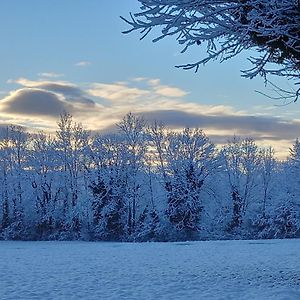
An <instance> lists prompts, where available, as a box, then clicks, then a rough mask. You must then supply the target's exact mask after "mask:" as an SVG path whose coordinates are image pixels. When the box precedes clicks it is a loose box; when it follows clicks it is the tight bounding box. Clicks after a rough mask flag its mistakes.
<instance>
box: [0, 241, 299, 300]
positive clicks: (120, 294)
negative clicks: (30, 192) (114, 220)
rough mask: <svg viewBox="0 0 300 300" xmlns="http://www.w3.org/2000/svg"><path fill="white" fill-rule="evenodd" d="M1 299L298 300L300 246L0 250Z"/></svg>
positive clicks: (24, 246)
mask: <svg viewBox="0 0 300 300" xmlns="http://www.w3.org/2000/svg"><path fill="white" fill-rule="evenodd" d="M0 299H1V300H4V299H12V300H18V299H30V300H33V299H51V300H52V299H82V300H83V299H139V300H142V299H156V300H157V299H159V300H161V299H174V300H176V299H188V300H192V299H297V300H298V299H300V240H272V241H217V242H186V243H145V244H125V243H124V244H120V243H86V242H0Z"/></svg>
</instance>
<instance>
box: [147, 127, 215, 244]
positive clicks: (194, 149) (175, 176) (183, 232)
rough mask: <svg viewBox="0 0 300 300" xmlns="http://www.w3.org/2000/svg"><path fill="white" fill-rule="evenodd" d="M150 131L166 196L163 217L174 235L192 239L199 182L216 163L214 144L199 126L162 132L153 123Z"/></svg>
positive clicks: (200, 205)
mask: <svg viewBox="0 0 300 300" xmlns="http://www.w3.org/2000/svg"><path fill="white" fill-rule="evenodd" d="M150 134H151V139H152V142H153V146H154V147H155V154H156V157H157V162H158V167H159V169H160V170H161V172H162V175H163V181H164V183H163V184H164V188H165V191H166V195H167V209H166V217H167V219H168V220H169V222H170V223H171V224H172V225H173V226H174V228H175V229H176V231H177V232H178V233H179V236H178V238H182V239H187V238H188V239H193V238H195V235H196V234H197V232H199V231H200V229H201V222H200V221H201V214H202V213H203V201H202V199H201V191H202V189H203V184H204V182H205V180H206V178H207V177H208V176H209V175H210V174H211V173H212V172H213V171H214V169H215V168H216V166H217V165H216V161H215V149H214V145H213V144H212V143H210V141H209V140H208V138H207V137H206V135H205V134H204V132H203V131H202V130H200V129H189V128H186V129H184V130H182V131H181V132H168V133H166V132H165V131H164V128H163V127H162V126H158V125H157V124H155V125H154V126H153V127H152V128H150Z"/></svg>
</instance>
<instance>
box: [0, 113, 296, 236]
mask: <svg viewBox="0 0 300 300" xmlns="http://www.w3.org/2000/svg"><path fill="white" fill-rule="evenodd" d="M57 125H58V126H57V131H56V134H55V135H47V134H45V133H43V132H39V133H34V134H29V133H28V132H26V130H25V129H24V128H23V127H19V126H14V125H12V126H8V127H6V128H5V129H3V130H2V134H1V139H0V197H1V198H0V239H15V240H104V241H177V240H200V239H233V238H235V239H254V238H268V239H269V238H292V237H299V236H300V221H299V220H300V200H299V199H300V179H299V176H298V174H299V169H300V143H299V141H298V140H296V141H295V142H294V144H293V146H292V148H291V149H290V156H289V158H288V159H287V160H285V161H279V160H277V159H276V158H275V156H274V150H273V149H272V148H260V147H258V146H257V144H256V143H255V141H254V140H253V139H251V138H238V137H233V138H232V140H231V141H229V142H228V143H227V144H226V145H225V146H223V147H222V148H221V149H217V148H216V147H215V145H214V144H213V143H212V142H211V141H210V140H209V138H208V137H207V136H206V135H205V133H204V132H203V131H202V130H201V129H199V128H184V129H182V130H180V131H172V130H170V129H168V128H167V127H165V126H164V125H162V124H159V123H154V124H151V125H149V124H147V123H146V122H145V120H143V118H141V117H137V116H135V115H133V114H131V113H130V114H127V115H126V116H125V117H124V118H123V119H122V120H121V121H120V122H119V123H118V124H117V128H118V131H117V132H116V133H112V134H91V133H90V132H89V131H87V130H85V129H84V128H83V127H82V125H81V124H78V123H76V122H75V121H74V120H73V118H72V116H71V115H69V114H67V113H65V114H63V115H61V117H60V119H59V121H58V123H57Z"/></svg>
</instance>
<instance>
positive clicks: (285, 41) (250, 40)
mask: <svg viewBox="0 0 300 300" xmlns="http://www.w3.org/2000/svg"><path fill="white" fill-rule="evenodd" d="M138 1H139V2H140V3H141V7H140V11H139V12H137V13H135V14H130V19H126V18H124V17H121V18H122V19H123V20H124V21H125V22H126V23H128V24H129V26H130V28H129V29H128V30H126V31H124V33H130V32H132V31H140V33H141V39H143V38H145V37H146V36H147V35H148V34H149V33H150V32H151V31H152V30H153V29H155V28H159V29H160V34H158V35H157V36H156V37H155V38H154V39H153V42H157V41H159V40H161V39H163V38H165V37H167V36H175V37H176V40H177V41H178V43H179V44H180V45H182V46H183V49H182V52H185V51H187V50H188V49H189V48H190V47H192V46H200V45H203V46H205V47H206V50H207V56H206V57H204V58H201V59H200V60H198V61H196V62H194V63H189V64H185V65H179V66H177V67H181V68H183V69H194V70H195V71H196V72H197V71H198V69H199V66H201V65H203V64H206V63H207V62H209V61H211V60H215V59H219V60H220V61H221V62H223V61H225V60H227V59H230V58H232V57H234V56H236V55H237V54H239V53H240V52H242V51H244V50H249V49H254V50H257V53H258V57H256V58H250V62H251V63H252V64H253V67H252V68H250V69H248V70H244V71H243V76H244V77H247V78H250V79H251V78H253V77H256V76H257V75H259V76H263V77H264V78H265V79H266V78H267V76H268V75H275V76H280V77H285V78H288V79H292V80H293V81H294V82H295V90H294V91H293V92H294V100H297V98H298V96H299V92H300V91H299V88H298V87H297V84H299V77H300V1H299V0H138ZM269 65H272V68H269ZM266 82H267V81H266Z"/></svg>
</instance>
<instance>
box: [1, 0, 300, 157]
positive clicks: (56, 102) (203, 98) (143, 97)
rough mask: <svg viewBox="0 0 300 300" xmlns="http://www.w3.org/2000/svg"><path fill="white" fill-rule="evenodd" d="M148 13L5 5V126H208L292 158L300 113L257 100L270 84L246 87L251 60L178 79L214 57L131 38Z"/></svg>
mask: <svg viewBox="0 0 300 300" xmlns="http://www.w3.org/2000/svg"><path fill="white" fill-rule="evenodd" d="M138 7H139V3H138V1H137V0H122V1H120V0H110V1H101V0H100V1H99V0H88V1H86V0H76V1H74V0H51V1H50V0H26V1H25V0H24V1H23V0H2V1H1V3H0V28H1V29H0V37H1V47H0V59H1V69H0V93H1V94H0V98H2V100H1V101H0V122H1V123H2V124H6V123H17V124H21V125H25V126H28V127H36V128H44V129H51V128H52V127H53V126H55V120H56V118H57V115H58V114H59V111H60V109H62V108H64V109H67V110H70V112H71V113H72V114H74V117H75V119H78V120H79V121H81V122H83V123H84V125H86V126H87V127H89V128H90V129H95V130H105V128H111V126H113V122H116V121H118V120H119V119H120V118H121V116H122V115H123V114H125V113H126V112H128V111H132V112H136V113H138V114H141V115H145V117H148V118H149V119H158V118H161V119H162V121H165V122H166V123H167V124H168V125H170V126H172V127H179V126H185V125H186V126H201V127H203V128H204V130H205V131H206V132H207V133H208V135H211V136H212V138H213V139H215V141H216V142H217V143H219V142H220V143H221V142H222V141H224V140H226V139H227V138H229V136H230V135H232V134H241V135H247V136H248V135H253V136H254V137H256V138H257V139H258V141H261V142H264V143H268V144H270V145H273V146H274V147H275V148H276V149H278V151H279V152H280V153H283V152H284V151H287V150H288V147H289V146H290V145H289V142H291V141H292V140H293V139H294V138H296V136H297V134H298V132H299V129H300V125H299V124H298V120H297V116H298V115H299V106H298V105H297V104H296V105H294V104H293V105H290V106H284V107H276V106H275V104H276V103H275V102H272V101H270V100H269V99H267V98H266V97H263V96H261V95H259V94H257V93H256V92H255V90H261V91H263V92H267V91H268V90H267V89H265V87H264V85H263V81H262V80H261V79H255V80H247V79H242V78H241V77H240V70H241V69H245V68H247V66H249V64H248V63H247V60H246V58H247V55H246V54H243V55H241V56H240V57H238V58H235V59H233V60H231V61H229V62H226V63H223V64H219V63H218V62H211V63H209V64H208V65H206V66H204V67H203V68H201V69H200V70H199V72H198V73H197V74H195V73H194V72H193V71H183V70H179V69H176V68H175V67H174V66H175V65H177V64H182V63H188V62H193V61H195V60H197V59H199V57H202V56H204V55H205V52H204V51H203V49H201V48H200V47H199V49H195V50H193V51H191V52H189V53H187V54H184V55H182V54H180V50H181V47H180V46H178V45H177V43H176V41H175V40H174V39H172V38H170V39H166V40H163V41H161V42H159V43H155V44H153V43H152V42H151V37H149V38H147V39H145V40H143V41H140V40H139V35H138V34H137V33H133V34H130V35H123V34H122V33H121V32H122V30H125V29H127V28H128V26H127V25H126V24H125V23H124V22H123V21H122V20H121V19H120V18H119V16H120V15H122V16H128V15H129V12H130V11H132V12H135V11H137V10H138ZM153 36H154V35H152V37H153ZM280 83H281V84H283V85H286V83H285V82H284V81H282V82H280ZM85 123H86V124H85ZM284 149H285V150H284ZM282 151H283V152H282Z"/></svg>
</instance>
